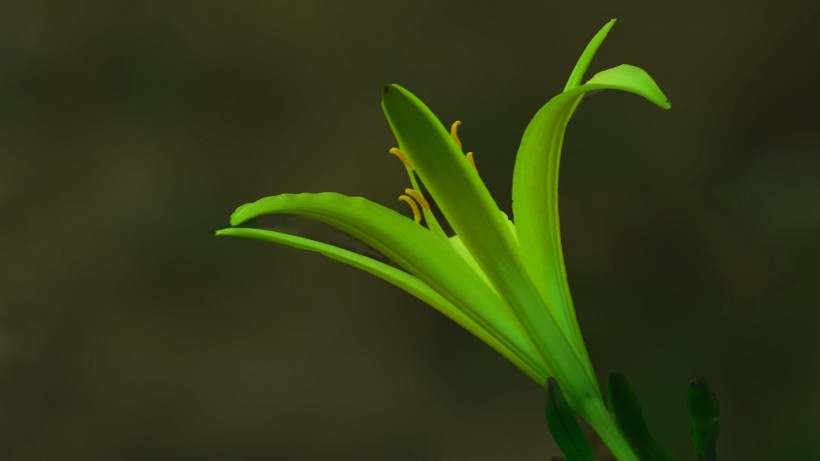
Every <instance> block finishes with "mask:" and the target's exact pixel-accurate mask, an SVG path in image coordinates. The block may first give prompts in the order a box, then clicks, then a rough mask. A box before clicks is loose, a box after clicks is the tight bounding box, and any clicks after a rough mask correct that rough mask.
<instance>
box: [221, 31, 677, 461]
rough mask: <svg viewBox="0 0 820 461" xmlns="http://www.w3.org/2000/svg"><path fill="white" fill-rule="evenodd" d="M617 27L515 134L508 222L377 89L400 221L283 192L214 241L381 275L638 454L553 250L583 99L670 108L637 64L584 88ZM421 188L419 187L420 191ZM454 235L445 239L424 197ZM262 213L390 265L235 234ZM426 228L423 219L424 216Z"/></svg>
mask: <svg viewBox="0 0 820 461" xmlns="http://www.w3.org/2000/svg"><path fill="white" fill-rule="evenodd" d="M614 22H615V20H612V21H610V22H609V23H608V24H607V25H606V26H604V27H603V28H602V29H601V31H599V32H598V34H596V35H595V37H594V38H593V39H592V41H591V42H590V43H589V45H588V46H587V48H586V49H585V50H584V52H583V54H582V55H581V58H580V59H579V60H578V63H577V64H576V66H575V69H574V70H573V72H572V74H571V75H570V78H569V81H568V82H567V84H566V86H565V88H564V91H563V92H562V93H561V94H559V95H557V96H555V97H554V98H552V99H551V100H550V101H549V102H547V104H545V105H544V106H543V107H542V108H541V109H540V110H539V111H538V113H536V115H535V117H534V118H533V119H532V121H531V122H530V124H529V126H527V129H526V131H525V132H524V136H523V139H522V140H521V146H520V147H519V149H518V154H517V157H516V163H515V171H514V174H513V204H512V210H513V215H514V220H515V223H514V224H513V223H512V222H510V221H509V220H508V219H507V216H506V215H505V214H504V213H503V212H502V211H501V210H500V209H499V208H498V206H497V204H496V202H495V201H494V200H493V197H492V196H491V195H490V192H489V191H488V190H487V188H486V186H485V185H484V183H483V182H482V180H481V178H480V176H479V174H478V171H477V170H476V168H475V166H474V164H473V162H472V154H471V153H468V154H467V155H465V154H464V153H463V152H462V149H461V142H460V140H459V139H458V135H457V132H456V130H457V127H458V125H459V123H460V122H456V123H454V124H453V126H452V128H451V130H450V132H448V131H447V129H446V128H445V126H444V125H443V124H442V123H441V122H440V121H439V120H438V118H436V116H435V115H434V114H433V113H432V112H431V111H430V109H428V108H427V106H426V105H425V104H424V103H423V102H421V101H420V100H419V99H418V98H417V97H416V96H414V95H413V94H412V93H410V92H409V91H407V90H406V89H404V88H402V87H401V86H398V85H388V86H385V87H384V90H383V93H382V108H383V110H384V113H385V115H386V116H387V120H388V122H389V124H390V127H391V128H392V130H393V133H394V134H395V136H396V139H397V141H398V148H397V149H396V148H394V149H391V152H392V153H394V154H395V155H397V156H398V157H399V158H401V159H402V161H403V162H404V163H405V167H406V169H407V172H408V174H409V176H410V182H411V185H412V188H408V189H406V191H405V192H406V194H405V195H402V196H401V197H400V200H402V201H405V202H407V203H408V204H410V206H411V207H412V209H413V212H414V219H409V218H407V217H405V216H403V215H401V214H399V213H397V212H395V211H393V210H391V209H389V208H386V207H384V206H382V205H379V204H377V203H374V202H371V201H369V200H366V199H364V198H361V197H349V196H344V195H340V194H337V193H331V192H327V193H319V194H282V195H276V196H272V197H266V198H262V199H260V200H258V201H256V202H253V203H249V204H245V205H242V206H240V207H239V208H238V209H237V210H236V211H235V212H234V213H233V215H232V216H231V226H234V227H231V228H226V229H222V230H219V231H217V233H216V234H217V235H220V236H223V235H224V236H232V237H241V238H250V239H256V240H263V241H268V242H273V243H278V244H282V245H286V246H290V247H293V248H298V249H303V250H311V251H316V252H319V253H321V254H323V255H325V256H327V257H329V258H332V259H335V260H337V261H341V262H343V263H346V264H349V265H352V266H354V267H357V268H359V269H362V270H364V271H367V272H369V273H371V274H373V275H375V276H377V277H380V278H382V279H384V280H386V281H388V282H390V283H392V284H394V285H396V286H398V287H399V288H401V289H403V290H405V291H407V292H408V293H410V294H412V295H413V296H416V297H417V298H419V299H421V300H422V301H424V302H425V303H427V304H429V305H431V306H433V307H434V308H436V309H437V310H438V311H440V312H442V313H443V314H444V315H446V316H448V317H449V318H451V319H453V320H454V321H455V322H457V323H458V324H459V325H461V326H463V327H464V328H466V329H467V330H469V331H470V332H471V333H473V334H474V335H475V336H477V337H478V338H480V339H481V340H482V341H484V342H486V343H487V344H488V345H490V346H491V347H492V348H493V349H495V350H496V351H498V352H499V353H501V354H502V355H503V356H504V357H506V358H507V359H508V360H510V362H512V363H513V364H515V365H516V366H517V367H518V368H520V369H521V370H522V371H523V372H524V373H526V374H527V375H529V376H530V377H531V378H532V379H534V380H535V381H536V382H537V383H538V384H540V385H542V386H543V385H544V384H545V382H546V381H547V378H548V377H554V378H556V380H557V381H558V383H560V386H561V389H562V390H563V392H564V394H565V395H566V398H567V400H568V402H569V404H570V406H571V407H572V409H573V410H574V411H575V412H576V413H577V414H579V415H580V416H581V417H583V418H584V419H585V420H586V421H587V422H588V423H589V424H590V425H591V426H592V427H593V428H594V429H595V430H596V431H597V432H598V434H599V435H600V436H601V438H602V440H603V441H604V442H605V443H606V444H607V445H608V446H609V448H610V449H611V450H612V451H613V453H614V454H615V456H616V457H617V458H618V459H619V460H621V461H624V460H635V459H637V458H636V457H635V455H634V454H633V452H632V450H631V448H630V447H629V445H628V444H627V442H626V441H625V439H624V438H623V436H622V435H621V434H620V432H619V430H618V428H617V426H616V424H615V423H614V421H613V420H612V417H611V415H610V414H609V412H608V411H607V410H606V407H605V406H604V403H603V399H602V396H601V391H600V389H599V387H598V383H597V379H596V377H595V372H594V370H593V368H592V364H591V362H590V359H589V356H588V354H587V351H586V347H585V345H584V341H583V338H582V336H581V330H580V328H579V326H578V322H577V320H576V317H575V309H574V307H573V304H572V298H571V296H570V291H569V287H568V285H567V277H566V270H565V268H564V259H563V254H562V250H561V239H560V230H559V222H558V165H559V160H560V156H561V144H562V142H563V137H564V132H565V129H566V126H567V123H568V122H569V119H570V117H571V116H572V113H573V111H574V110H575V108H576V106H577V105H578V104H579V103H580V102H581V99H582V98H583V96H584V94H585V93H587V92H589V91H595V90H602V89H618V90H624V91H628V92H631V93H634V94H637V95H640V96H643V97H644V98H646V99H648V100H649V101H651V102H653V103H655V104H657V105H659V106H660V107H662V108H665V109H668V108H669V107H670V104H669V102H668V101H667V99H666V97H665V96H664V94H663V93H662V92H661V90H660V89H659V88H658V86H657V85H656V84H655V82H654V81H653V80H652V78H651V77H650V76H649V75H648V74H647V73H646V72H644V71H643V70H642V69H640V68H637V67H633V66H629V65H621V66H618V67H614V68H612V69H608V70H605V71H603V72H599V73H598V74H596V75H595V76H594V77H592V78H591V79H589V80H588V81H587V82H586V83H583V84H582V83H581V82H582V79H583V76H584V73H585V72H586V70H587V67H588V66H589V63H590V61H591V60H592V57H593V55H594V54H595V52H596V51H597V49H598V47H599V46H600V44H601V43H602V42H603V40H604V38H605V37H606V35H607V33H608V32H609V30H610V29H611V28H612V26H613V25H614ZM421 186H423V188H422V187H421ZM427 197H430V198H431V199H432V200H434V201H435V203H436V204H438V207H439V209H440V210H441V215H442V217H443V218H444V219H445V220H446V222H447V223H448V224H449V225H450V227H451V228H452V229H453V231H454V232H455V235H454V236H449V237H448V236H447V235H446V233H445V232H444V231H443V230H442V227H441V225H439V223H438V221H437V218H436V216H435V214H434V213H433V212H432V211H431V210H430V206H429V203H428V200H429V199H428V198H427ZM267 214H292V215H300V216H305V217H308V218H313V219H316V220H318V221H321V222H324V223H326V224H329V225H331V226H333V227H336V228H337V229H340V230H342V231H344V232H346V233H349V234H351V235H353V236H354V237H356V238H358V239H360V240H361V241H363V242H364V243H366V244H368V245H370V246H371V247H373V248H374V249H376V250H378V251H379V252H381V253H382V254H384V255H385V256H386V257H387V258H389V259H390V260H392V261H393V262H394V263H395V264H396V265H397V266H398V267H400V268H401V269H397V268H396V267H393V266H391V265H388V264H385V263H382V262H380V261H377V260H375V259H372V258H369V257H366V256H363V255H360V254H357V253H354V252H351V251H348V250H345V249H342V248H338V247H335V246H332V245H328V244H325V243H321V242H317V241H314V240H310V239H306V238H302V237H298V236H294V235H289V234H285V233H281V232H274V231H270V230H262V229H253V228H243V227H236V226H240V225H242V224H243V223H245V222H247V221H248V220H250V219H253V218H256V217H258V216H261V215H267ZM422 217H423V218H424V221H425V222H426V224H427V227H425V226H423V225H422V224H421V218H422Z"/></svg>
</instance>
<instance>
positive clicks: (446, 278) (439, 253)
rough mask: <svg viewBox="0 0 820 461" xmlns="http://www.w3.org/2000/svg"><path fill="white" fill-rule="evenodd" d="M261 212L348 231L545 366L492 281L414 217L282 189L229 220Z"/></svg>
mask: <svg viewBox="0 0 820 461" xmlns="http://www.w3.org/2000/svg"><path fill="white" fill-rule="evenodd" d="M266 214H294V215H301V216H306V217H309V218H313V219H316V220H319V221H322V222H324V223H326V224H329V225H331V226H333V227H336V228H337V229H340V230H342V231H344V232H347V233H349V234H351V235H353V236H354V237H356V238H358V239H359V240H361V241H363V242H364V243H366V244H368V245H370V246H371V247H373V248H375V249H376V250H377V251H379V252H381V253H382V254H384V255H385V256H387V257H388V258H390V259H391V260H392V261H394V262H395V263H396V264H398V265H399V266H401V267H403V268H404V269H406V270H407V271H408V272H410V273H411V274H413V275H415V276H416V277H418V279H419V280H421V281H422V282H424V283H425V284H426V285H428V286H429V287H430V288H431V289H432V290H434V291H435V292H437V293H439V294H440V295H441V296H442V297H444V298H445V299H447V300H448V301H449V302H451V303H452V304H454V305H455V306H457V307H458V309H459V310H460V311H461V312H463V313H464V314H465V315H467V316H468V317H469V318H470V319H471V320H473V321H474V322H475V323H476V324H477V325H478V326H479V327H481V328H482V329H484V330H485V331H486V332H487V333H488V334H490V335H491V336H492V337H493V338H495V339H496V340H497V341H499V342H500V343H501V344H503V345H504V346H505V347H507V348H508V349H510V350H511V351H515V352H516V353H517V354H518V355H519V357H520V358H521V360H522V361H524V362H525V363H526V364H527V365H528V366H529V367H531V368H533V369H536V370H539V372H546V371H547V369H546V368H545V365H544V362H543V361H542V360H541V359H540V357H539V356H538V354H537V352H536V351H535V350H534V348H533V347H532V345H531V344H530V343H529V342H528V340H527V337H526V335H525V334H524V333H523V330H522V328H521V325H520V324H519V323H518V321H517V319H516V318H515V316H514V315H513V314H512V312H511V311H510V309H509V307H508V306H507V305H506V304H505V303H504V301H503V300H502V299H501V298H499V296H498V294H496V293H495V292H494V291H493V289H492V287H490V286H488V285H487V284H486V283H484V282H483V281H482V280H481V278H480V277H479V276H478V274H476V272H475V271H474V270H473V269H472V268H470V266H469V265H468V264H467V263H466V262H465V261H464V260H463V259H462V258H461V257H460V256H458V255H457V254H456V253H455V251H453V249H452V248H451V247H450V244H449V243H448V241H447V240H446V239H444V238H441V237H438V236H436V235H435V234H433V233H432V232H430V231H429V230H427V229H426V228H424V227H422V226H420V225H418V224H417V223H415V222H414V221H413V220H411V219H409V218H406V217H404V216H402V215H400V214H398V213H396V212H395V211H393V210H391V209H389V208H386V207H384V206H382V205H379V204H377V203H374V202H371V201H369V200H366V199H364V198H361V197H348V196H345V195H341V194H336V193H333V192H324V193H320V194H282V195H276V196H273V197H265V198H263V199H260V200H257V201H256V202H253V203H249V204H246V205H242V206H240V207H239V208H237V210H236V211H235V212H234V214H233V215H231V225H232V226H238V225H240V224H242V223H244V222H245V221H247V220H249V219H252V218H255V217H258V216H261V215H266Z"/></svg>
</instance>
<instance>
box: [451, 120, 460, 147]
mask: <svg viewBox="0 0 820 461" xmlns="http://www.w3.org/2000/svg"><path fill="white" fill-rule="evenodd" d="M459 125H461V120H456V121H455V122H453V124H452V125H450V137H452V138H453V141H455V142H456V144H457V145H458V148H459V149H461V140H460V139H458V126H459Z"/></svg>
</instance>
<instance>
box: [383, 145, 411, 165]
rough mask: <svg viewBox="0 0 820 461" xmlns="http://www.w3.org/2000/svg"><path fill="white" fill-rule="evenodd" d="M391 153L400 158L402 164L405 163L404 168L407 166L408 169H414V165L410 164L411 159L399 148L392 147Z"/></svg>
mask: <svg viewBox="0 0 820 461" xmlns="http://www.w3.org/2000/svg"><path fill="white" fill-rule="evenodd" d="M389 152H390V153H391V154H393V155H395V156H396V157H398V158H399V160H401V163H404V166H406V167H407V168H409V169H410V170H412V169H413V164H412V163H410V159H409V158H407V155H405V154H404V152H402V151H400V150H399V148H398V147H392V148H390V151H389Z"/></svg>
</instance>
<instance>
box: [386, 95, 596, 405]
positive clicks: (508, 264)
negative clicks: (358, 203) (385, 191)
mask: <svg viewBox="0 0 820 461" xmlns="http://www.w3.org/2000/svg"><path fill="white" fill-rule="evenodd" d="M382 108H383V110H384V113H385V115H386V116H387V120H388V122H389V123H390V127H391V128H392V130H393V133H394V134H395V136H396V139H397V140H398V143H399V148H400V149H401V150H402V151H403V152H404V153H405V154H406V155H407V157H408V158H409V159H410V162H411V163H412V164H413V167H414V169H415V171H416V173H418V175H419V177H420V178H421V180H422V182H423V183H424V185H425V187H426V188H427V189H428V191H429V192H430V195H431V196H432V197H433V199H435V201H436V203H437V204H438V205H439V208H440V209H441V210H442V213H443V215H444V217H445V218H446V219H447V221H448V222H449V223H450V225H451V226H452V228H453V230H455V231H456V233H457V234H458V235H459V237H460V238H461V241H462V242H463V243H464V246H465V247H466V248H467V250H469V252H470V254H472V255H473V257H474V258H475V261H476V262H477V263H478V265H479V266H480V267H481V269H482V271H483V272H484V273H485V274H486V275H487V278H488V279H489V280H490V281H491V282H492V284H493V286H494V287H495V289H496V291H497V292H498V293H499V294H500V295H501V296H503V297H504V299H505V300H506V301H507V303H508V305H510V306H511V307H512V308H513V310H514V312H515V314H516V315H517V317H518V319H519V320H520V321H521V323H522V324H523V326H524V328H525V330H526V332H527V334H528V335H529V337H530V339H531V340H532V341H533V342H534V343H535V344H536V345H537V346H538V348H537V349H538V351H539V352H540V353H541V356H542V357H543V359H544V361H545V363H546V364H547V367H548V368H549V369H550V372H551V374H553V375H555V376H558V377H559V378H561V379H562V380H563V381H564V382H568V383H573V384H576V385H577V386H583V387H584V388H585V389H584V393H589V392H591V393H593V394H595V393H597V392H598V389H597V384H595V382H594V380H593V378H592V377H591V375H590V374H589V373H588V372H587V367H586V365H585V364H584V363H583V362H582V361H581V360H580V359H579V358H578V356H577V354H576V353H575V351H574V349H573V348H572V346H571V345H570V344H569V342H568V341H567V339H566V338H565V337H564V335H563V334H562V332H561V330H560V329H559V327H558V325H557V323H556V321H555V319H554V318H553V316H552V313H551V312H550V310H549V307H548V306H547V304H546V303H545V301H544V299H543V298H542V297H541V295H540V294H539V291H538V288H536V286H535V284H534V283H533V281H532V279H531V278H530V277H529V275H528V273H527V272H526V270H525V268H524V265H523V260H522V257H521V254H520V248H519V247H518V244H517V242H516V240H515V237H514V236H513V234H512V232H511V231H510V228H509V226H508V224H507V223H506V219H505V218H504V217H503V214H502V213H501V212H500V211H499V209H498V207H497V205H496V204H495V202H494V201H493V198H492V196H491V195H490V193H489V192H488V191H487V188H486V187H485V186H484V183H483V182H482V181H481V179H480V178H479V176H478V173H477V172H476V171H475V169H474V168H473V167H472V165H470V163H469V161H468V160H467V159H466V158H465V156H464V155H463V154H462V153H461V150H460V149H459V147H458V146H457V145H456V143H455V141H453V139H452V138H451V137H450V134H449V132H448V131H447V130H446V129H445V127H444V125H443V124H442V123H441V121H439V120H438V118H436V116H435V115H434V114H433V113H432V112H431V111H430V109H429V108H428V107H427V106H426V105H425V104H424V103H423V102H421V101H420V100H419V99H418V98H417V97H416V96H415V95H413V94H412V93H410V92H409V91H407V90H406V89H404V88H402V87H401V86H398V85H389V86H386V87H385V88H384V91H383V93H382ZM556 357H558V358H560V360H555V358H556ZM573 390H574V389H573ZM568 391H569V390H568ZM587 391H589V392H587Z"/></svg>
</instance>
